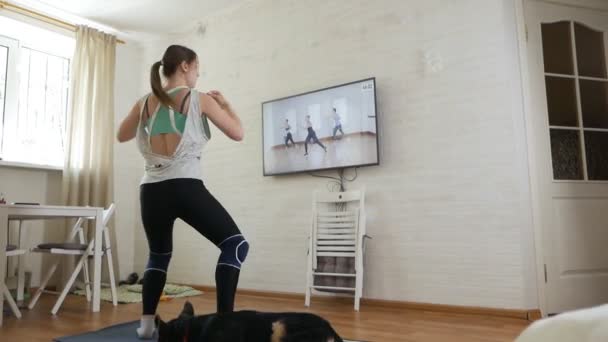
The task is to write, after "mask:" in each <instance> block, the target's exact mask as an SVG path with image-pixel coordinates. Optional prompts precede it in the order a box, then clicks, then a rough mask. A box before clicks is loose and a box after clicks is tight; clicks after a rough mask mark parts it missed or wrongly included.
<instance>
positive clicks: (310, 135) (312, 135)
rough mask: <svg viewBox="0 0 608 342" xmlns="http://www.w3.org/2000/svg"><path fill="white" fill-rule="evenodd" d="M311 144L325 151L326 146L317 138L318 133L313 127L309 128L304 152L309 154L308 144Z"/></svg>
mask: <svg viewBox="0 0 608 342" xmlns="http://www.w3.org/2000/svg"><path fill="white" fill-rule="evenodd" d="M311 142H314V143H315V144H317V145H319V146H321V147H322V148H323V149H325V145H323V144H322V143H321V142H320V141H319V139H318V138H317V133H315V131H314V130H313V129H312V128H311V127H308V135H307V136H306V140H305V141H304V151H305V152H306V153H308V144H310V143H311Z"/></svg>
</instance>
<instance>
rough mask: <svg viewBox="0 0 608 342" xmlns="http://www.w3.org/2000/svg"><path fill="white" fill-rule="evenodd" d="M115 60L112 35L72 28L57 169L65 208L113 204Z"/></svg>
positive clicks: (87, 29)
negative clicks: (62, 139) (67, 99)
mask: <svg viewBox="0 0 608 342" xmlns="http://www.w3.org/2000/svg"><path fill="white" fill-rule="evenodd" d="M115 60H116V37H114V36H112V35H108V34H105V33H103V32H99V31H97V30H95V29H92V28H89V27H86V26H80V27H78V28H77V31H76V49H75V51H74V58H73V59H72V68H71V84H70V95H71V101H70V110H69V114H68V123H67V131H66V149H65V163H64V168H63V201H64V204H66V205H78V206H84V205H90V206H99V207H104V208H107V207H108V205H109V204H110V203H111V202H112V200H113V191H112V190H113V158H114V156H113V145H114V67H115Z"/></svg>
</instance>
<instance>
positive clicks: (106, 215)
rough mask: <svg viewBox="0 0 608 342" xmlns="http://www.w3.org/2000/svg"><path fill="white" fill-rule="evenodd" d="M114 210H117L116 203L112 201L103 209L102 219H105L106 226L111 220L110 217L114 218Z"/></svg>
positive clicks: (104, 224)
mask: <svg viewBox="0 0 608 342" xmlns="http://www.w3.org/2000/svg"><path fill="white" fill-rule="evenodd" d="M114 210H116V205H115V204H114V203H111V204H110V206H109V207H108V208H107V209H104V210H103V219H102V221H103V226H104V227H107V226H108V222H110V219H111V218H112V215H113V214H114Z"/></svg>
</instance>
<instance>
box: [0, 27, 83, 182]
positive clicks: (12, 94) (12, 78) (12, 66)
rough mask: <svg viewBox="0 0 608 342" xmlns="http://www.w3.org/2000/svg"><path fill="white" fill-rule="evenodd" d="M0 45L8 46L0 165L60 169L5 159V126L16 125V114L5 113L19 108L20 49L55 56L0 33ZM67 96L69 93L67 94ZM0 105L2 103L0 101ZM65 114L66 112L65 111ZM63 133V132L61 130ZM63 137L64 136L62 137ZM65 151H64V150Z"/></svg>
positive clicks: (1, 124) (1, 119)
mask: <svg viewBox="0 0 608 342" xmlns="http://www.w3.org/2000/svg"><path fill="white" fill-rule="evenodd" d="M0 45H3V46H7V47H9V54H8V63H7V77H6V94H5V103H4V106H5V110H4V112H3V115H2V117H0V166H7V167H18V168H31V169H43V170H62V169H63V166H59V165H48V164H45V163H35V162H31V161H27V162H24V161H17V160H6V159H5V156H6V149H5V148H6V146H5V143H6V142H7V141H8V140H9V139H7V136H8V134H10V132H7V131H6V129H5V127H16V122H15V120H17V116H18V115H6V113H8V112H10V113H18V110H19V97H20V96H19V86H20V82H21V79H20V74H19V67H20V66H19V63H20V62H21V50H22V48H28V49H31V50H34V51H39V52H42V53H45V54H48V55H53V56H57V55H56V54H55V53H54V52H53V51H44V50H40V49H38V48H36V46H31V44H29V43H28V42H21V41H20V40H18V39H15V38H12V37H7V36H4V35H0ZM57 57H61V58H67V59H68V61H69V63H70V66H71V63H72V60H71V58H68V57H65V56H57ZM68 96H69V95H68ZM0 105H2V104H1V103H0ZM66 115H67V113H66ZM63 134H64V135H65V132H63ZM64 139H65V137H64ZM64 152H65V151H64Z"/></svg>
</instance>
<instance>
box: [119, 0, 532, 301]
mask: <svg viewBox="0 0 608 342" xmlns="http://www.w3.org/2000/svg"><path fill="white" fill-rule="evenodd" d="M205 22H206V24H207V28H206V33H205V34H204V36H202V37H201V36H198V35H191V36H184V37H178V38H175V37H173V38H172V39H171V40H170V42H171V43H184V44H187V45H189V46H191V47H193V48H194V49H195V50H196V51H197V52H198V53H199V55H200V60H201V66H202V68H203V72H202V78H201V80H200V89H201V90H209V89H214V88H215V89H220V90H222V91H223V92H224V93H225V94H226V96H227V97H228V98H229V99H230V101H231V102H232V103H233V105H234V107H235V108H236V109H237V110H238V112H239V114H240V115H241V117H242V119H243V122H244V125H245V129H246V135H245V140H244V141H243V142H242V143H234V142H231V141H229V140H228V139H227V138H225V137H222V136H221V135H220V132H219V131H218V130H216V129H215V130H214V131H213V139H212V141H211V142H210V144H209V145H208V147H207V150H206V151H205V153H204V158H203V160H204V162H203V163H204V168H205V174H206V184H207V186H208V188H209V189H210V190H211V191H212V192H213V193H214V194H215V195H216V197H218V199H219V200H220V201H221V202H222V203H223V204H224V205H225V206H226V207H227V209H228V210H229V211H230V212H231V213H232V214H233V216H234V218H235V220H236V221H237V223H238V224H239V225H240V227H241V228H242V230H243V232H244V234H245V235H246V237H247V238H248V239H249V241H250V243H251V250H250V254H249V257H248V259H247V262H246V264H245V266H244V268H243V272H242V275H241V283H240V286H241V287H242V288H250V289H260V290H271V291H288V292H299V293H302V292H303V290H304V283H305V265H306V237H307V235H308V232H309V226H310V217H309V215H310V210H311V203H310V202H311V191H312V189H314V188H325V186H326V184H325V182H324V181H323V180H320V179H317V178H312V177H309V176H307V175H296V176H283V177H269V178H265V177H263V176H262V150H261V149H262V143H261V134H260V133H261V130H262V127H261V113H260V103H261V102H262V101H265V100H268V99H273V98H279V97H283V96H287V95H290V94H295V93H300V92H303V91H307V90H310V89H317V88H320V87H323V86H327V85H332V84H339V83H345V82H349V81H353V80H357V79H361V78H364V77H367V76H375V77H376V78H377V95H378V108H379V110H378V120H379V135H380V150H381V166H379V167H371V168H365V169H361V170H359V178H358V179H357V181H356V182H355V184H349V185H348V187H349V188H357V187H361V186H365V187H366V188H367V195H368V197H367V208H368V220H369V221H368V232H369V234H370V235H372V236H373V240H371V243H370V244H369V249H368V255H367V260H366V267H367V269H366V272H367V273H366V277H365V289H364V297H367V298H379V299H389V300H403V301H414V302H429V303H442V304H454V305H472V306H483V307H499V308H518V309H527V308H536V307H538V304H537V297H536V284H535V269H534V258H533V255H534V254H533V241H532V223H531V209H530V194H529V191H530V189H529V184H528V170H527V156H526V148H525V144H526V142H525V134H524V121H523V110H522V99H521V87H520V77H519V65H518V61H517V43H516V36H515V35H516V29H515V14H514V6H513V1H511V0H495V1H487V0H461V1H457V2H456V1H450V0H409V1H402V0H383V1H363V0H352V1H346V0H342V1H331V2H327V1H321V0H311V1H306V2H304V1H295V0H280V1H279V0H252V1H248V2H245V3H244V4H243V5H242V6H240V7H237V8H235V9H232V10H229V11H224V12H222V13H220V14H218V15H215V16H213V17H211V18H208V19H207V20H206V21H205ZM163 43H164V44H167V43H168V42H162V41H161V42H155V43H149V44H147V45H146V47H145V50H144V58H143V65H144V67H146V68H147V67H149V65H151V64H152V62H154V61H156V60H158V59H160V57H161V55H162V51H163V50H164V48H165V47H166V45H163ZM425 56H426V57H425ZM147 72H148V71H147V70H146V72H145V73H144V74H145V75H146V77H147ZM131 148H133V149H134V148H135V147H134V145H131ZM117 164H120V163H117ZM122 185H124V186H125V187H126V186H127V185H129V187H130V188H135V187H134V186H132V185H130V184H126V183H125V184H122ZM119 186H120V185H119ZM125 191H126V190H125ZM137 215H138V214H137ZM137 222H140V221H139V219H137ZM135 244H136V248H135V269H136V270H137V271H139V272H141V271H142V270H143V267H144V265H145V260H146V251H147V246H146V242H145V238H144V236H143V233H141V231H139V232H138V233H136V235H135ZM174 244H175V248H174V254H173V260H172V265H171V268H170V272H169V279H170V280H171V281H174V282H180V283H191V284H213V283H214V280H213V279H214V278H213V270H214V267H215V262H216V260H217V256H218V252H217V250H216V249H215V248H214V247H213V246H212V245H211V244H210V243H209V242H207V241H205V240H204V239H203V238H202V237H200V236H198V235H197V233H196V232H194V230H192V229H190V228H188V227H187V226H186V225H185V224H183V223H181V222H179V223H178V224H177V225H176V230H175V237H174Z"/></svg>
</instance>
